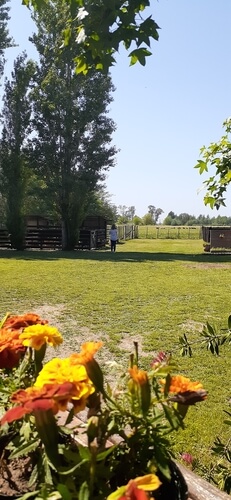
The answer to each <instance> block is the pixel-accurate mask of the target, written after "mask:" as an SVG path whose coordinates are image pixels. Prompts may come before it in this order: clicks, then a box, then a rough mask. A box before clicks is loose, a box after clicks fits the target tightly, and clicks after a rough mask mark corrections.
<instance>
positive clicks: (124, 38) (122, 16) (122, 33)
mask: <svg viewBox="0 0 231 500" xmlns="http://www.w3.org/2000/svg"><path fill="white" fill-rule="evenodd" d="M55 2H56V0H22V3H23V4H24V5H26V6H27V7H32V8H34V9H37V10H40V11H42V10H43V9H44V7H45V6H46V4H49V3H51V4H55ZM65 3H66V4H69V6H70V17H69V19H68V20H67V22H66V26H65V28H64V30H63V45H62V47H61V48H60V50H62V49H64V48H65V47H66V46H67V45H68V44H69V41H70V39H71V38H72V37H73V35H74V36H75V41H76V53H75V54H74V56H73V57H74V61H75V64H76V71H77V72H78V73H84V74H86V73H87V72H88V71H89V69H91V68H95V69H97V70H101V71H103V72H106V73H107V72H108V70H109V68H110V67H111V66H113V65H114V64H115V62H116V61H115V54H116V52H118V50H119V47H120V44H121V43H122V44H123V45H124V47H125V49H126V50H129V54H128V55H129V57H130V65H133V64H135V63H136V62H139V63H140V64H142V65H143V66H144V65H145V64H146V57H148V56H150V55H151V51H150V45H151V40H152V39H153V40H156V41H157V40H158V38H159V34H158V30H159V26H158V24H157V23H156V22H155V21H154V19H152V16H151V15H149V13H148V14H147V15H145V17H144V13H146V12H147V11H148V7H149V6H150V1H149V0H63V4H64V5H65ZM76 8H77V9H78V14H77V16H76ZM76 20H77V21H78V23H77V25H76Z"/></svg>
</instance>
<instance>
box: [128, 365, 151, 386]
mask: <svg viewBox="0 0 231 500" xmlns="http://www.w3.org/2000/svg"><path fill="white" fill-rule="evenodd" d="M129 373H130V375H131V378H132V379H133V380H134V382H135V383H136V384H138V385H145V384H147V382H148V374H147V372H146V371H144V370H139V369H138V368H137V366H136V365H134V366H133V368H129Z"/></svg>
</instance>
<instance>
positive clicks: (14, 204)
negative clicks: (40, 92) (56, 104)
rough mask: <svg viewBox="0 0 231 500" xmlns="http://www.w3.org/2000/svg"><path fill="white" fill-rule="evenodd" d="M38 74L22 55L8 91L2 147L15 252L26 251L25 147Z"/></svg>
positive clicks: (2, 180) (0, 176) (2, 181)
mask: <svg viewBox="0 0 231 500" xmlns="http://www.w3.org/2000/svg"><path fill="white" fill-rule="evenodd" d="M33 72H34V64H33V62H32V61H26V54H25V53H24V54H22V55H20V56H19V57H18V58H17V59H16V61H15V63H14V69H13V71H12V74H11V80H9V79H7V80H6V83H5V88H4V97H3V110H2V117H3V118H2V124H3V129H2V137H1V143H0V186H1V187H0V190H1V194H2V197H3V199H4V200H5V209H6V225H7V229H8V231H9V233H10V234H11V244H12V246H13V248H16V249H17V250H21V249H23V248H24V213H23V204H24V201H25V197H26V187H27V181H28V167H27V165H26V157H25V146H26V142H27V137H28V134H29V132H30V117H31V107H30V100H29V91H30V90H29V83H30V81H31V77H32V75H33Z"/></svg>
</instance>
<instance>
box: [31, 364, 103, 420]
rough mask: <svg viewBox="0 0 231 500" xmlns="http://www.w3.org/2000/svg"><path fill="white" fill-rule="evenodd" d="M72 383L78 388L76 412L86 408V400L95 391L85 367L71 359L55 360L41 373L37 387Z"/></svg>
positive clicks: (75, 399) (74, 400) (73, 400)
mask: <svg viewBox="0 0 231 500" xmlns="http://www.w3.org/2000/svg"><path fill="white" fill-rule="evenodd" d="M65 382H71V383H72V384H74V386H75V387H76V395H74V396H73V397H72V403H73V404H74V407H75V409H76V411H80V410H82V409H84V408H85V406H86V400H87V398H88V397H89V396H90V394H92V393H93V392H94V391H95V388H94V386H93V384H92V381H91V380H90V379H89V377H88V375H87V372H86V369H85V367H84V366H83V365H77V364H75V365H73V364H72V363H71V362H70V358H65V359H60V358H53V359H52V360H51V361H48V363H46V364H45V365H44V367H43V368H42V370H41V372H40V373H39V375H38V377H37V379H36V382H35V384H34V385H35V387H44V385H45V384H64V383H65Z"/></svg>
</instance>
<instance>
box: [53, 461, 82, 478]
mask: <svg viewBox="0 0 231 500" xmlns="http://www.w3.org/2000/svg"><path fill="white" fill-rule="evenodd" d="M88 462H89V460H82V461H81V462H79V463H78V464H76V465H74V467H70V468H69V469H66V470H59V474H61V475H62V476H69V475H70V474H73V472H75V471H76V470H77V469H79V467H81V466H82V465H83V464H86V463H88Z"/></svg>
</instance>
